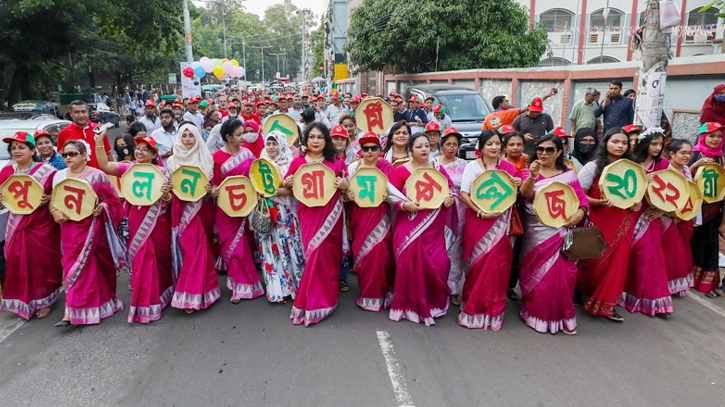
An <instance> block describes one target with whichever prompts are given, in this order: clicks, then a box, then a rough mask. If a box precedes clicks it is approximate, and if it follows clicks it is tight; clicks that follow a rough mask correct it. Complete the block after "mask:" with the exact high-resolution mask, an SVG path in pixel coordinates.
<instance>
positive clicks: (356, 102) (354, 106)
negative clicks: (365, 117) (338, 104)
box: [350, 95, 360, 114]
mask: <svg viewBox="0 0 725 407" xmlns="http://www.w3.org/2000/svg"><path fill="white" fill-rule="evenodd" d="M359 106H360V96H358V95H355V96H353V97H352V99H350V109H352V111H353V114H354V113H355V112H356V111H357V108H358V107H359Z"/></svg>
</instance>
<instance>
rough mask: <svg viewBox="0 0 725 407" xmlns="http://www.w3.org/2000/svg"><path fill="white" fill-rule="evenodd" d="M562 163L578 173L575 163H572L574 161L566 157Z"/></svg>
mask: <svg viewBox="0 0 725 407" xmlns="http://www.w3.org/2000/svg"><path fill="white" fill-rule="evenodd" d="M564 165H566V166H567V167H569V168H571V169H572V170H574V174H577V175H579V170H578V169H577V168H576V164H574V161H572V160H570V159H568V158H565V159H564Z"/></svg>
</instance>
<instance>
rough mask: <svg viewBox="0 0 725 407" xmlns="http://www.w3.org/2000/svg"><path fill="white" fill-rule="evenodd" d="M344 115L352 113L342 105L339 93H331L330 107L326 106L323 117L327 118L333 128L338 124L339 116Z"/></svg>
mask: <svg viewBox="0 0 725 407" xmlns="http://www.w3.org/2000/svg"><path fill="white" fill-rule="evenodd" d="M345 113H352V111H351V110H350V108H349V107H347V106H345V105H343V104H342V99H340V93H339V92H335V93H333V94H332V104H331V105H330V106H327V108H326V109H325V115H326V116H327V120H328V121H329V122H330V124H331V125H333V126H334V125H336V124H340V116H342V115H343V114H345Z"/></svg>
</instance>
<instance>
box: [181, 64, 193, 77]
mask: <svg viewBox="0 0 725 407" xmlns="http://www.w3.org/2000/svg"><path fill="white" fill-rule="evenodd" d="M182 72H183V73H184V76H186V77H187V78H193V77H194V68H192V67H190V66H187V67H186V68H184V70H183V71H182Z"/></svg>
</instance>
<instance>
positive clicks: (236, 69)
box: [230, 66, 241, 78]
mask: <svg viewBox="0 0 725 407" xmlns="http://www.w3.org/2000/svg"><path fill="white" fill-rule="evenodd" d="M232 69H233V72H232V74H231V75H230V76H231V77H232V78H239V77H240V76H241V75H239V70H240V69H241V68H239V67H238V66H235V67H233V68H232Z"/></svg>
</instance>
